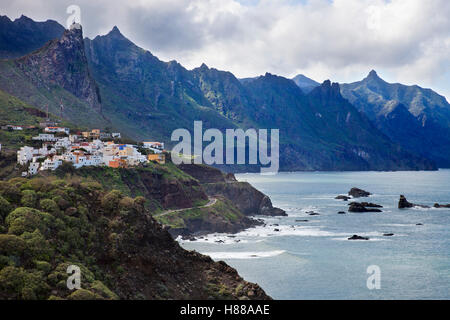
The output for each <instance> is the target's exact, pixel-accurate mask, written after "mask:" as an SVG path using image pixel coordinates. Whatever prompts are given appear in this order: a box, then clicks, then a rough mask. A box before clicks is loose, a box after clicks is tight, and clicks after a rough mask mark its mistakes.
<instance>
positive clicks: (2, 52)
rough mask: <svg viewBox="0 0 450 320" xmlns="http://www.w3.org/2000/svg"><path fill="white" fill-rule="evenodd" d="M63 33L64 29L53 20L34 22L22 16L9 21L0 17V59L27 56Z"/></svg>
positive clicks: (5, 17) (4, 17)
mask: <svg viewBox="0 0 450 320" xmlns="http://www.w3.org/2000/svg"><path fill="white" fill-rule="evenodd" d="M63 33H64V27H63V26H61V25H60V24H59V23H58V22H56V21H54V20H47V21H45V22H36V21H33V20H32V19H30V18H28V17H26V16H24V15H22V16H21V17H20V18H17V19H15V20H14V21H11V20H10V19H9V18H8V17H7V16H0V59H12V58H18V57H20V56H23V55H25V54H28V53H30V52H32V51H34V50H37V49H39V48H41V47H42V46H43V45H44V43H46V42H47V41H50V40H53V39H57V38H59V37H60V36H61V35H62V34H63Z"/></svg>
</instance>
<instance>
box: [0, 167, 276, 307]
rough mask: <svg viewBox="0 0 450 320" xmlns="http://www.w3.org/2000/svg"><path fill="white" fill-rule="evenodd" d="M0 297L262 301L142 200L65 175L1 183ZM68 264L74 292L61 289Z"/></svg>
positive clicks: (262, 296)
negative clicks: (76, 277) (179, 239)
mask: <svg viewBox="0 0 450 320" xmlns="http://www.w3.org/2000/svg"><path fill="white" fill-rule="evenodd" d="M0 204H1V205H0V299H70V300H77V299H268V298H269V297H268V296H267V295H266V294H265V293H264V291H263V290H262V289H261V288H260V287H259V286H258V285H256V284H252V283H249V282H246V281H245V280H243V279H242V278H241V277H240V276H239V275H238V274H237V272H236V271H235V270H234V269H233V268H231V267H229V266H227V265H226V264H225V263H223V262H213V261H212V260H211V259H210V258H209V257H206V256H203V255H200V254H198V253H196V252H189V251H186V250H184V249H182V248H181V247H180V246H179V245H178V243H176V242H175V241H174V240H173V239H172V238H171V236H170V235H169V233H168V232H167V231H166V230H165V229H164V228H162V227H161V225H160V224H158V223H157V222H156V221H155V220H154V219H153V217H152V215H151V214H150V211H149V209H148V208H147V205H146V200H145V198H143V197H141V196H138V197H134V198H133V197H130V196H127V195H126V193H124V192H121V191H119V190H112V191H108V190H107V189H105V188H104V187H103V186H102V185H101V184H100V183H98V182H95V181H93V180H92V179H91V178H83V177H80V176H77V175H69V174H66V176H65V178H64V179H60V178H57V177H56V176H48V177H35V178H33V179H23V178H15V179H11V180H9V181H0ZM69 265H76V266H78V267H80V269H81V277H82V281H81V289H78V290H73V291H71V290H69V289H68V288H67V286H66V280H67V277H68V274H67V272H66V270H67V267H68V266H69Z"/></svg>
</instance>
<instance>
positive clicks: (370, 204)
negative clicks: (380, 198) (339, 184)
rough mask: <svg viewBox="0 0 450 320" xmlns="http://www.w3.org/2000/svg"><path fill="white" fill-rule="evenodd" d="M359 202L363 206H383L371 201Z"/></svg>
mask: <svg viewBox="0 0 450 320" xmlns="http://www.w3.org/2000/svg"><path fill="white" fill-rule="evenodd" d="M361 204H362V205H363V206H364V207H368V208H383V206H380V205H379V204H376V203H372V202H361Z"/></svg>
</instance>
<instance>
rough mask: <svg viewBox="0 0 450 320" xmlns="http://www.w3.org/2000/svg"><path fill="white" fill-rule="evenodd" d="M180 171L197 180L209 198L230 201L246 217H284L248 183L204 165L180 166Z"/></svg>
mask: <svg viewBox="0 0 450 320" xmlns="http://www.w3.org/2000/svg"><path fill="white" fill-rule="evenodd" d="M179 168H180V169H181V170H183V171H184V172H186V173H187V174H189V175H191V176H192V177H194V178H195V179H197V180H198V181H199V182H200V184H201V185H202V186H203V188H204V190H205V192H206V193H207V194H208V195H209V196H212V197H214V196H221V197H224V198H226V199H228V200H230V201H231V202H232V203H233V205H235V206H236V207H237V208H238V209H239V210H240V211H241V212H242V213H243V214H245V215H247V216H257V215H265V216H285V215H286V212H284V210H282V209H279V208H274V207H273V205H272V201H271V200H270V198H269V197H268V196H266V195H265V194H263V193H262V192H260V191H258V190H257V189H255V188H254V187H253V186H252V185H251V184H249V183H248V182H239V181H237V180H236V178H235V177H234V175H233V174H230V173H229V174H224V173H222V172H221V171H220V170H218V169H216V168H213V167H209V166H206V165H193V164H182V165H180V166H179Z"/></svg>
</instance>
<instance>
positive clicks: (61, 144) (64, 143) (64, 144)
mask: <svg viewBox="0 0 450 320" xmlns="http://www.w3.org/2000/svg"><path fill="white" fill-rule="evenodd" d="M70 144H71V143H70V140H69V138H67V137H64V138H61V139H59V140H58V141H57V142H56V143H55V148H56V149H62V148H66V149H67V148H68V147H69V146H70Z"/></svg>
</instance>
